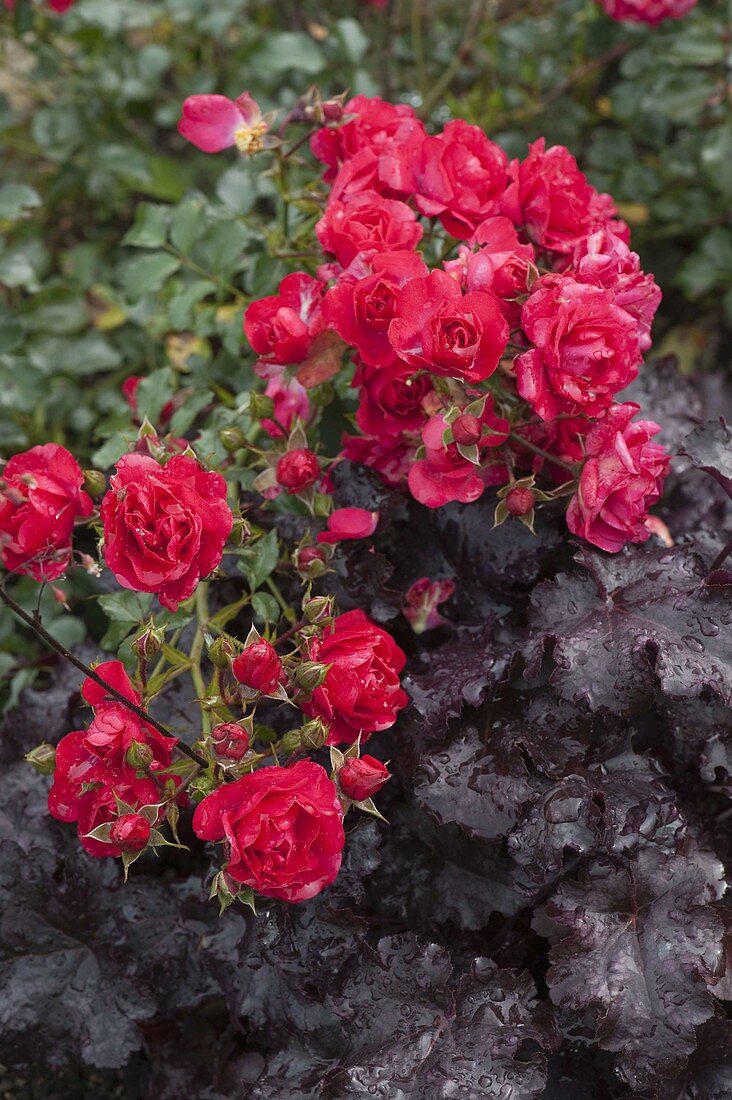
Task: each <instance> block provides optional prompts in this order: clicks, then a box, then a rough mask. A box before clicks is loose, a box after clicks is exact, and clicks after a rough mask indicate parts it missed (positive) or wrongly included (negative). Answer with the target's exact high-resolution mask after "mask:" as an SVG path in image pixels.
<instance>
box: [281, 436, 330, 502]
mask: <svg viewBox="0 0 732 1100" xmlns="http://www.w3.org/2000/svg"><path fill="white" fill-rule="evenodd" d="M276 476H277V484H278V485H281V486H282V488H283V489H285V490H286V491H287V492H288V493H299V492H300V491H301V490H302V489H307V488H308V487H309V486H310V485H314V484H315V482H316V481H317V480H318V478H319V477H320V462H319V461H318V456H317V455H316V454H315V453H314V452H313V451H310V450H308V449H307V447H297V448H296V449H295V450H294V451H288V452H287V454H285V455H283V456H282V458H281V459H280V460H279V462H278V463H277V468H276Z"/></svg>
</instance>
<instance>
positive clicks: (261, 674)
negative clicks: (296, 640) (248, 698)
mask: <svg viewBox="0 0 732 1100" xmlns="http://www.w3.org/2000/svg"><path fill="white" fill-rule="evenodd" d="M231 671H232V672H233V673H234V676H235V677H236V679H237V680H238V681H239V683H240V684H244V685H245V686H246V687H249V688H252V689H253V690H254V691H261V692H262V693H263V694H264V695H273V694H274V693H275V692H276V691H277V688H278V687H279V686H280V682H281V680H282V675H283V668H282V661H281V660H280V658H279V655H278V654H277V652H276V650H275V648H274V646H272V645H270V643H269V642H266V641H265V640H264V638H260V639H259V641H257V642H252V643H251V645H248V646H247V647H246V649H244V650H243V651H242V652H241V653H240V654H239V656H238V657H236V658H235V659H234V660H233V661H232V662H231Z"/></svg>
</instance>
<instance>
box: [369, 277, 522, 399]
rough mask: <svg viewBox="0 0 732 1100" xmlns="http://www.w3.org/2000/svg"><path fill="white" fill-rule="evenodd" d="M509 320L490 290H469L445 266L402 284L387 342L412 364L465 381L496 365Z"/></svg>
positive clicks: (483, 375) (480, 378) (479, 378)
mask: <svg viewBox="0 0 732 1100" xmlns="http://www.w3.org/2000/svg"><path fill="white" fill-rule="evenodd" d="M508 335H509V333H508V325H507V324H506V320H505V318H504V316H503V314H502V312H501V307H500V305H499V303H498V300H497V299H496V298H494V297H493V295H492V294H485V293H480V292H477V291H476V292H469V293H468V294H466V295H464V296H463V292H462V291H461V289H460V287H459V285H458V283H456V281H455V280H454V279H453V278H451V277H450V275H448V274H447V272H445V271H439V270H438V271H432V272H431V273H430V274H429V275H427V276H426V277H425V278H420V279H410V280H409V282H408V283H406V285H405V286H404V289H403V290H402V292H401V294H400V295H399V301H398V303H397V312H396V316H395V318H394V320H393V321H392V322H391V324H390V325H389V341H390V342H391V345H392V347H393V348H394V350H395V351H396V353H397V355H399V356H400V358H401V359H403V360H404V362H405V363H408V364H409V365H410V366H411V367H414V368H415V369H420V370H426V371H430V372H431V373H432V374H442V375H446V376H448V377H452V378H457V379H460V380H461V381H466V382H480V381H483V380H484V379H485V378H488V376H489V375H491V374H492V373H493V371H494V370H495V369H496V367H497V366H498V363H499V361H500V358H501V356H502V355H503V353H504V351H505V350H506V344H507V343H508Z"/></svg>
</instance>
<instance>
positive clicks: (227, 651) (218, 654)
mask: <svg viewBox="0 0 732 1100" xmlns="http://www.w3.org/2000/svg"><path fill="white" fill-rule="evenodd" d="M235 653H236V650H235V649H234V646H233V644H232V642H231V640H230V639H229V638H227V637H226V635H225V634H219V636H218V638H214V640H213V641H212V642H211V645H210V646H209V647H208V656H209V660H210V661H211V664H212V665H213V666H214V668H220V669H224V668H228V667H229V665H230V664H231V661H232V658H233V657H234V654H235Z"/></svg>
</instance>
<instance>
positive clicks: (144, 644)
mask: <svg viewBox="0 0 732 1100" xmlns="http://www.w3.org/2000/svg"><path fill="white" fill-rule="evenodd" d="M164 638H165V635H164V633H163V631H162V630H159V629H158V628H157V627H156V626H155V624H154V623H152V622H149V623H148V624H147V626H146V627H145V629H144V630H142V631H141V632H140V633H139V634H138V635H137V637H136V638H135V640H134V641H133V643H132V645H131V647H130V648H131V649H132V652H133V653H134V654H135V656H136V657H142V658H147V657H154V656H155V654H156V653H159V652H160V650H161V649H162V647H163V640H164Z"/></svg>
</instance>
